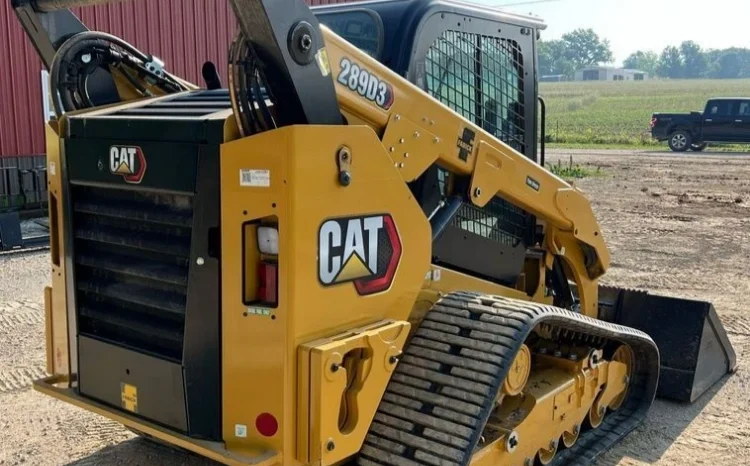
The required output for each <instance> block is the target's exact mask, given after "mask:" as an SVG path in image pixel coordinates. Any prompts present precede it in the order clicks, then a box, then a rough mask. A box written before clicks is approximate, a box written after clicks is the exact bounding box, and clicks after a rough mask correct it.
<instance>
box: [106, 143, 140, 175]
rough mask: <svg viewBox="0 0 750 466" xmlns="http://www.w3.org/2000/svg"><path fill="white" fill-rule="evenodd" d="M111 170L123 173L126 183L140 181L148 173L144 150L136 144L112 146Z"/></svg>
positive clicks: (117, 173) (110, 152)
mask: <svg viewBox="0 0 750 466" xmlns="http://www.w3.org/2000/svg"><path fill="white" fill-rule="evenodd" d="M109 172H110V173H111V174H113V175H121V176H122V177H123V179H124V180H125V182H126V183H131V184H138V183H140V182H141V181H142V180H143V175H145V174H146V157H145V156H144V155H143V150H141V148H140V147H136V146H112V147H110V148H109Z"/></svg>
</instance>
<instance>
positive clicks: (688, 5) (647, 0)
mask: <svg viewBox="0 0 750 466" xmlns="http://www.w3.org/2000/svg"><path fill="white" fill-rule="evenodd" d="M474 1H478V2H480V3H483V4H487V5H493V6H501V5H507V4H512V3H521V2H524V1H525V2H530V1H532V0H474ZM506 9H508V10H510V11H513V12H515V13H522V14H529V13H531V14H533V15H535V16H539V17H540V18H541V19H543V20H544V21H545V22H546V23H547V25H548V28H547V30H546V31H544V32H542V38H543V39H547V40H550V39H559V38H560V36H561V35H563V34H565V33H566V32H569V31H571V30H573V29H577V28H592V29H594V31H596V33H597V34H599V37H603V38H606V39H609V41H610V44H611V47H612V52H613V53H614V55H615V63H616V64H621V63H622V61H623V60H625V59H626V58H627V57H628V55H630V54H631V53H632V52H634V51H636V50H652V51H654V52H661V51H662V50H663V49H664V47H666V46H667V45H679V44H680V43H681V42H682V41H684V40H693V41H695V42H697V43H698V44H699V45H700V46H701V47H703V48H727V47H748V48H750V20H749V18H750V0H554V1H549V2H547V3H537V4H529V5H524V6H515V7H506Z"/></svg>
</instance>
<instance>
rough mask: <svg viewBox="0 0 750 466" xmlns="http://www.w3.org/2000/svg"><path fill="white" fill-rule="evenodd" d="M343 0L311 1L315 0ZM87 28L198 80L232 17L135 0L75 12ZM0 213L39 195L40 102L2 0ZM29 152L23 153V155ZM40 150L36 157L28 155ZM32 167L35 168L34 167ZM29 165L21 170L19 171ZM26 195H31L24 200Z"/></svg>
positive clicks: (180, 3)
mask: <svg viewBox="0 0 750 466" xmlns="http://www.w3.org/2000/svg"><path fill="white" fill-rule="evenodd" d="M343 1H345V0H308V3H311V4H313V5H318V4H326V3H342V2H343ZM74 11H75V13H76V14H77V15H78V17H79V18H80V19H81V20H82V21H83V23H84V24H86V26H87V27H88V28H89V29H91V30H95V31H103V32H108V33H111V34H114V35H116V36H119V37H121V38H123V39H124V40H126V41H128V42H130V43H131V44H133V45H134V46H135V47H136V48H138V49H140V50H142V51H144V52H146V53H151V54H153V55H155V56H157V57H159V58H161V59H162V60H164V62H165V63H166V66H167V69H168V70H169V71H170V72H172V73H174V74H176V75H177V76H180V77H183V78H185V79H187V80H189V81H191V82H194V83H196V84H202V82H203V80H202V78H201V74H200V71H201V66H202V64H203V63H204V62H205V61H206V60H211V61H213V62H214V63H216V64H217V67H218V68H219V72H220V74H221V75H222V78H224V79H225V80H226V71H225V69H226V68H225V65H223V64H225V63H226V61H227V53H228V51H229V44H230V43H231V40H232V38H233V36H234V32H235V29H236V21H235V19H234V15H233V14H232V12H231V7H230V6H229V2H227V0H133V1H128V2H123V3H112V4H108V5H100V6H95V7H84V8H77V9H75V10H74ZM0 63H2V64H3V66H0V211H1V210H2V209H3V208H4V207H9V206H12V205H17V204H18V203H19V202H21V201H19V200H18V199H19V198H20V197H23V195H24V192H23V191H24V189H21V186H25V191H27V192H28V193H29V195H26V198H24V199H23V202H29V201H34V200H37V201H38V200H39V198H44V197H46V196H44V195H43V194H42V195H41V196H40V195H38V194H37V193H36V191H37V188H39V186H41V187H42V188H40V189H42V190H43V186H44V184H45V181H44V173H43V167H44V165H45V164H44V159H43V158H42V157H40V156H43V154H44V152H45V149H44V124H45V115H44V110H43V109H44V106H43V99H42V69H43V67H42V63H41V61H40V60H39V58H38V57H37V54H36V51H35V50H34V47H33V46H32V45H31V42H30V41H29V40H28V39H27V38H26V35H25V33H24V31H23V29H22V28H21V26H20V24H19V23H18V20H17V19H16V15H15V12H14V11H13V8H12V7H11V2H10V1H9V0H0ZM27 156H28V157H27ZM33 156H37V157H33ZM34 167H37V168H38V169H37V170H33V169H34ZM19 168H20V169H26V170H29V169H32V172H29V171H26V172H23V173H22V172H19V170H18V169H19ZM29 197H31V198H33V199H29Z"/></svg>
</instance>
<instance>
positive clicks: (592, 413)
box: [587, 400, 607, 429]
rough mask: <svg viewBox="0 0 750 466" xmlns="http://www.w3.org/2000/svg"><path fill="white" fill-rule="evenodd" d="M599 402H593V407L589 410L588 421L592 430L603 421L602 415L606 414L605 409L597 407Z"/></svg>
mask: <svg viewBox="0 0 750 466" xmlns="http://www.w3.org/2000/svg"><path fill="white" fill-rule="evenodd" d="M598 401H599V400H597V401H595V402H594V405H593V406H592V407H591V409H590V410H589V415H588V418H587V419H588V421H589V425H590V426H591V428H592V429H596V428H597V427H599V426H600V425H602V422H603V421H604V415H605V414H607V408H605V407H604V406H599V402H598Z"/></svg>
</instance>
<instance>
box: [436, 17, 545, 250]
mask: <svg viewBox="0 0 750 466" xmlns="http://www.w3.org/2000/svg"><path fill="white" fill-rule="evenodd" d="M523 76H524V69H523V55H522V54H521V48H520V46H519V45H518V43H517V42H516V41H514V40H510V39H503V38H498V37H489V36H483V35H480V34H474V33H467V32H461V31H445V32H444V33H443V34H442V35H441V36H440V37H438V38H437V40H435V42H434V43H433V44H432V46H431V47H430V48H429V50H428V51H427V55H426V57H425V84H426V87H427V89H426V90H427V92H428V93H429V94H430V95H432V96H433V97H435V98H436V99H438V100H440V101H441V102H442V103H443V104H445V105H447V106H448V107H450V108H451V109H452V110H454V111H455V112H456V113H458V114H460V115H462V116H463V117H464V118H466V119H467V120H470V121H472V122H473V123H475V124H476V125H478V126H480V127H482V128H483V129H484V130H485V131H487V132H488V133H490V134H492V135H494V136H495V137H496V138H498V139H500V140H501V141H503V142H505V143H506V144H508V145H509V146H511V147H512V148H514V149H516V150H517V151H519V152H521V153H525V151H526V137H525V136H526V135H525V123H526V122H525V112H524V102H525V96H524V91H523V90H524V82H523ZM440 175H441V176H440V178H441V188H442V189H445V185H446V183H445V179H446V176H447V173H445V172H442V170H441V174H440ZM445 194H446V193H445V191H443V195H445ZM534 223H535V222H534V219H533V217H532V216H531V214H529V213H528V212H526V211H524V210H523V209H521V208H519V207H517V206H515V205H513V204H511V203H509V202H508V201H506V200H504V199H502V198H500V197H495V198H494V199H493V200H492V201H490V203H489V204H487V205H486V206H485V207H484V208H482V209H480V208H478V207H476V206H474V205H471V204H464V205H463V206H462V207H461V208H460V210H459V211H458V214H457V215H456V216H455V217H454V219H453V225H454V226H457V227H459V228H461V229H462V230H464V231H467V232H470V233H474V234H477V235H479V236H482V237H485V238H488V239H491V240H493V241H496V242H498V243H501V244H505V245H508V246H516V245H518V244H519V243H520V242H522V241H523V242H524V243H525V244H526V245H529V244H530V242H531V241H532V237H531V235H532V234H533V225H534Z"/></svg>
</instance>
